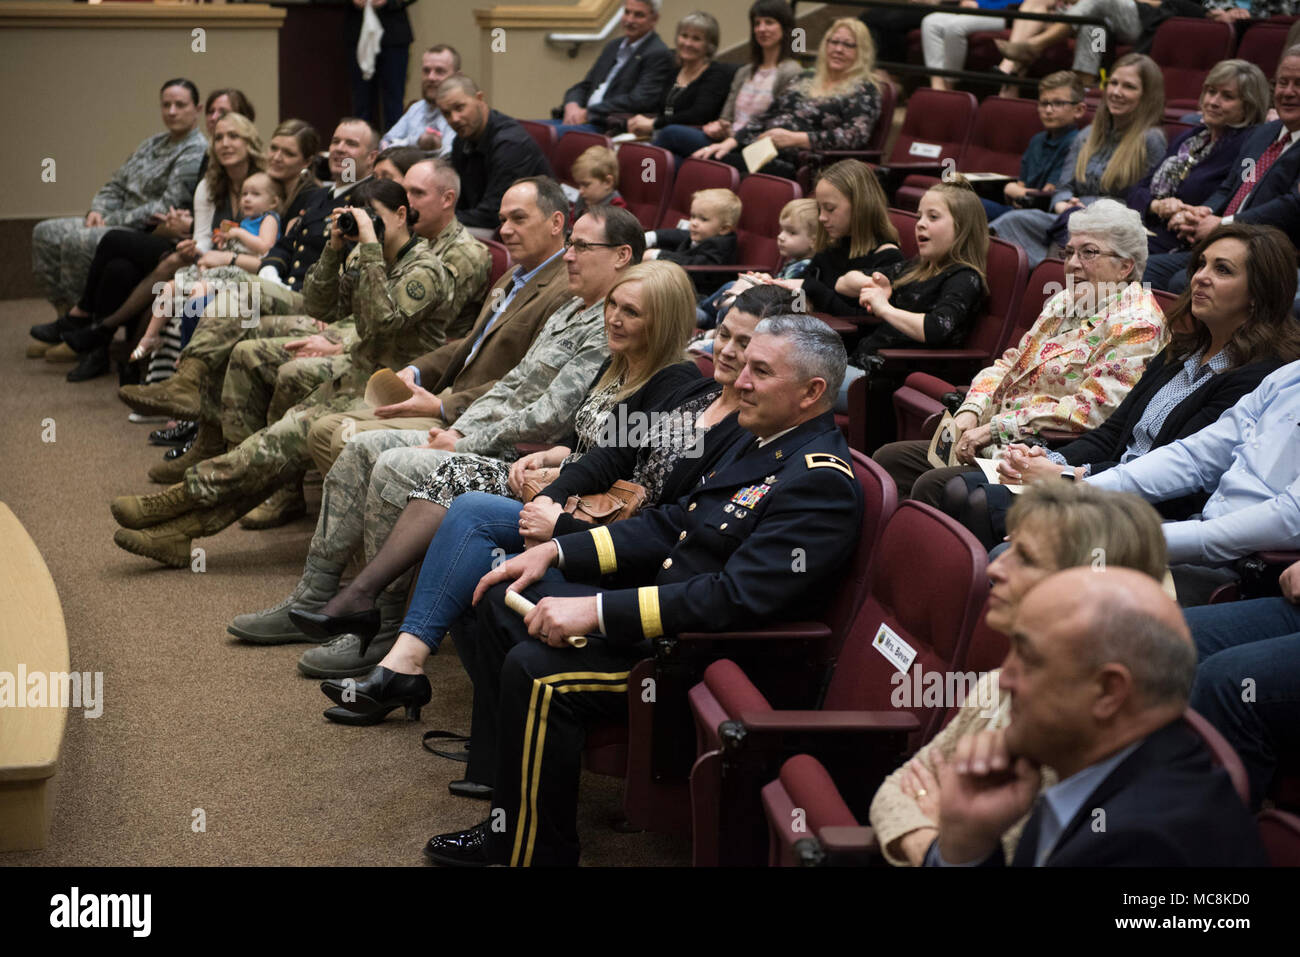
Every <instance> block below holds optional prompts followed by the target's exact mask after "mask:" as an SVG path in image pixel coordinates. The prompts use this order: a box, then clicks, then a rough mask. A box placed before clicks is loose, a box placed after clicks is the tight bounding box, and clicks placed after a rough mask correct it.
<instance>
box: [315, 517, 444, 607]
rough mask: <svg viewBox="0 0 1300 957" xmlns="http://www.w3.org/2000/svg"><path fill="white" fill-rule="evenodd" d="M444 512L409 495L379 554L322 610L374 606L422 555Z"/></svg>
mask: <svg viewBox="0 0 1300 957" xmlns="http://www.w3.org/2000/svg"><path fill="white" fill-rule="evenodd" d="M446 514H447V510H446V509H445V508H443V507H442V506H441V505H437V504H435V503H433V502H430V501H428V500H426V499H422V498H412V499H409V500H408V501H407V503H406V508H404V509H402V514H401V515H399V516H398V517H397V521H396V522H394V523H393V530H392V531H391V532H389V533H388V537H387V538H386V539H384V544H383V545H382V546H381V547H380V549H379V552H378V554H376V555H375V557H374V558H372V559H371V560H370V561H369V562H368V563H367V564H366V567H365V568H363V569H361V572H360V573H359V574H358V575H357V577H356V578H354V579H352V581H350V582H349V583H348V584H347V586H346V587H345V588H344V589H343V590H342V591H340V592H339V593H338V594H337V595H335V596H334V597H333V598H331V599H330V600H329V602H328V603H327V604H326V605H325V607H324V608H322V609H321V611H322V613H324V614H326V615H346V614H349V613H352V612H358V611H366V610H367V609H370V608H374V607H375V599H376V598H378V597H379V593H380V592H381V591H383V590H384V589H385V588H387V587H388V586H389V585H391V584H392V583H393V582H395V581H397V579H398V578H400V577H401V576H402V573H403V572H404V571H406V570H407V569H408V568H411V567H413V566H414V565H415V564H416V563H417V562H418V561H419V560H420V559H421V558H423V557H424V555H425V552H427V551H428V550H429V543H430V542H432V541H433V536H434V535H436V534H437V533H438V526H440V525H441V524H442V519H443V516H444V515H446Z"/></svg>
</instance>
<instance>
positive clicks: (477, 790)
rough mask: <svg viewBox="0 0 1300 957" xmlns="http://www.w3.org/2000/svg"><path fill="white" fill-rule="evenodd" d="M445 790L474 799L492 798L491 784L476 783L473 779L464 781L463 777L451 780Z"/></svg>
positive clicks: (457, 795)
mask: <svg viewBox="0 0 1300 957" xmlns="http://www.w3.org/2000/svg"><path fill="white" fill-rule="evenodd" d="M447 790H448V791H450V792H451V793H452V794H454V795H456V797H462V798H473V799H474V800H476V801H490V800H492V785H490V784H476V783H475V782H473V781H466V780H465V779H464V778H462V779H461V780H459V781H452V782H451V783H450V784H448V785H447Z"/></svg>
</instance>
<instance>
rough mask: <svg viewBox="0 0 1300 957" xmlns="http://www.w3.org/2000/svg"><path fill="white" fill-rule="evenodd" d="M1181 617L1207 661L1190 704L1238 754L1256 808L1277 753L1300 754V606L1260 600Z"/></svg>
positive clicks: (1192, 611) (1203, 609)
mask: <svg viewBox="0 0 1300 957" xmlns="http://www.w3.org/2000/svg"><path fill="white" fill-rule="evenodd" d="M1183 614H1184V616H1185V617H1186V619H1187V624H1188V625H1189V626H1190V627H1191V629H1192V638H1193V640H1195V642H1196V651H1197V654H1198V655H1199V656H1200V659H1201V665H1200V667H1199V668H1197V670H1196V684H1195V685H1194V686H1193V688H1192V697H1191V701H1190V702H1189V703H1190V704H1191V706H1192V708H1194V709H1195V710H1196V711H1197V712H1199V713H1200V714H1201V715H1203V716H1204V717H1205V719H1206V720H1208V721H1209V722H1210V723H1211V724H1213V725H1214V726H1215V727H1216V728H1217V729H1218V730H1219V732H1220V733H1221V734H1222V735H1223V736H1224V737H1225V738H1227V739H1228V743H1229V744H1231V745H1232V746H1233V748H1234V749H1235V750H1236V752H1237V754H1238V756H1239V757H1240V758H1241V760H1242V763H1243V764H1244V765H1245V766H1246V773H1247V775H1248V776H1249V778H1250V798H1251V805H1252V807H1255V808H1258V807H1259V803H1260V801H1261V800H1262V799H1263V797H1264V795H1265V793H1266V792H1267V790H1268V785H1269V782H1270V781H1271V780H1272V777H1273V772H1274V770H1275V769H1276V767H1277V763H1278V755H1279V754H1289V755H1295V754H1296V753H1297V752H1300V608H1297V607H1296V606H1295V605H1292V604H1291V603H1290V602H1288V601H1287V600H1286V599H1285V598H1257V599H1255V600H1253V601H1238V602H1228V603H1225V604H1221V605H1206V606H1203V607H1200V608H1189V609H1187V610H1186V611H1184V613H1183Z"/></svg>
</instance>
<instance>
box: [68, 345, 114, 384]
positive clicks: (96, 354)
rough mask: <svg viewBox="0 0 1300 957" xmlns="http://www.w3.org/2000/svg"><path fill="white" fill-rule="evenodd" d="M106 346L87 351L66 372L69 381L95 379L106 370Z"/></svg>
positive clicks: (107, 364)
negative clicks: (70, 369)
mask: <svg viewBox="0 0 1300 957" xmlns="http://www.w3.org/2000/svg"><path fill="white" fill-rule="evenodd" d="M108 366H109V362H108V346H101V347H100V348H98V349H94V350H92V351H90V352H87V353H86V354H85V355H83V356H82V357H81V361H80V362H78V363H77V364H76V365H75V366H74V367H73V369H72V371H71V372H69V373H68V381H69V382H85V381H86V380H87V379H97V378H98V377H99V376H102V375H103V374H104V373H105V372H107V371H108Z"/></svg>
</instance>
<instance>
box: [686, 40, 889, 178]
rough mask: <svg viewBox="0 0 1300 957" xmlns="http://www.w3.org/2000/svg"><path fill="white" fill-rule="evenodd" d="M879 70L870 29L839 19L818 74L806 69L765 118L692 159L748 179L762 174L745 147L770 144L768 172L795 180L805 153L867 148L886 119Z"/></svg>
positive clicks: (823, 51) (824, 44)
mask: <svg viewBox="0 0 1300 957" xmlns="http://www.w3.org/2000/svg"><path fill="white" fill-rule="evenodd" d="M875 67H876V46H875V44H874V43H873V42H872V40H871V34H870V32H868V30H867V28H866V27H865V26H863V24H862V23H861V21H859V20H855V19H853V18H852V17H843V18H841V19H839V20H836V21H835V22H834V23H832V24H831V25H830V28H829V29H828V30H827V31H826V35H825V36H823V37H822V42H821V46H820V47H819V48H818V51H817V62H816V64H815V65H814V67H813V69H811V70H805V71H804V72H803V73H802V74H801V75H800V77H799V79H798V80H797V81H796V82H794V83H792V84H790V86H789V87H787V88H786V90H785V92H783V93H782V94H781V95H780V96H779V97H777V99H776V102H774V103H773V104H772V106H771V107H770V108H769V109H768V110H767V111H766V112H765V113H763V114H762V115H761V116H758V117H755V118H754V119H753V120H751V121H750V122H748V123H746V124H745V125H744V126H740V127H737V128H736V129H735V130H734V131H733V132H732V134H731V135H730V136H728V137H727V138H726V139H725V140H723V141H722V142H720V143H714V144H712V145H710V146H705V147H703V148H702V149H698V150H696V151H695V153H694V154H692V155H694V156H696V157H698V158H700V159H720V160H722V161H723V162H724V163H730V164H731V165H732V166H734V167H736V168H737V169H738V170H740V171H741V173H742V174H744V173H749V172H756V171H755V170H750V169H749V168H748V167H747V166H746V164H745V160H744V157H743V156H742V155H741V148H743V147H745V146H748V145H749V144H750V143H753V142H754V141H756V140H760V139H769V140H771V141H772V145H773V146H775V147H776V149H777V155H776V157H775V158H774V159H773V160H771V161H770V162H769V163H767V164H766V165H764V166H763V172H765V173H770V174H772V175H775V176H787V177H793V176H794V172H795V162H796V160H797V158H798V152H799V150H801V149H826V150H861V149H866V148H867V144H868V143H869V142H870V141H871V134H872V132H873V131H874V130H875V128H876V120H877V119H879V117H880V90H879V89H877V87H876V81H875V79H874V77H873V75H872V74H873V73H874V71H875Z"/></svg>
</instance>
